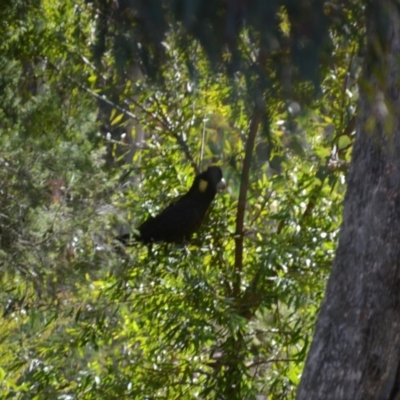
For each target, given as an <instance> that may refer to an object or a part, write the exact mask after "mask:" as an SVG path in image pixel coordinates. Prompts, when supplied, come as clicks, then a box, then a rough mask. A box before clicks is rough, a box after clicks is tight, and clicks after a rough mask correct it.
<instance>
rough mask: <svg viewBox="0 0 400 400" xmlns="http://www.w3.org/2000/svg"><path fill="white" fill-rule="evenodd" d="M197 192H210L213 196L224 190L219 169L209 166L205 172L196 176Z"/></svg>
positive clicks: (223, 181)
mask: <svg viewBox="0 0 400 400" xmlns="http://www.w3.org/2000/svg"><path fill="white" fill-rule="evenodd" d="M197 178H198V179H196V180H197V181H198V190H199V191H200V192H202V193H204V192H209V193H210V192H211V193H213V194H215V193H217V192H220V191H222V190H224V189H225V188H226V183H225V179H224V178H223V176H222V170H221V168H220V167H216V166H211V167H208V168H207V170H206V171H204V172H202V173H201V174H200V175H198V176H197Z"/></svg>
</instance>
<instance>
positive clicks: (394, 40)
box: [297, 0, 400, 400]
mask: <svg viewBox="0 0 400 400" xmlns="http://www.w3.org/2000/svg"><path fill="white" fill-rule="evenodd" d="M366 3H367V2H366ZM398 7H399V6H398V5H397V2H395V1H389V0H383V1H379V0H372V1H369V2H368V3H367V11H366V23H367V42H368V53H367V54H368V57H367V61H366V68H365V71H364V77H363V79H362V81H361V85H360V86H361V87H364V88H365V90H364V91H363V92H362V93H361V94H360V102H359V110H358V117H357V127H356V140H355V144H354V149H353V158H352V164H351V167H350V171H349V177H348V189H347V194H346V198H345V204H344V216H343V225H342V228H341V232H340V238H339V245H338V249H337V254H336V258H335V261H334V264H333V268H332V272H331V276H330V278H329V281H328V285H327V289H326V293H325V298H324V301H323V304H322V307H321V310H320V314H319V316H318V320H317V324H316V329H315V334H314V339H313V343H312V345H311V349H310V352H309V355H308V358H307V362H306V365H305V369H304V372H303V376H302V379H301V383H300V386H299V389H298V393H297V399H298V400H313V399H324V400H329V399H332V400H342V399H343V400H368V399H373V400H380V399H382V400H395V399H399V398H400V397H399V393H400V367H399V365H400V73H399V65H400V22H399V14H398V12H399V10H398Z"/></svg>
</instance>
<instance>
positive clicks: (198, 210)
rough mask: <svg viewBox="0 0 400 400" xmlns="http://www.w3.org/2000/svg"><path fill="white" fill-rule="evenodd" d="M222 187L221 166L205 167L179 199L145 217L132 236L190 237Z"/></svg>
mask: <svg viewBox="0 0 400 400" xmlns="http://www.w3.org/2000/svg"><path fill="white" fill-rule="evenodd" d="M224 187H225V181H224V179H223V176H222V171H221V168H219V167H216V166H212V167H208V169H207V170H206V171H204V172H202V173H201V174H199V175H197V176H196V177H195V179H194V182H193V184H192V186H191V188H190V189H189V191H188V192H187V193H186V194H184V195H183V196H182V197H181V198H180V199H179V200H177V201H175V202H173V203H171V204H170V205H169V206H168V207H167V208H165V209H164V210H163V211H161V212H160V213H159V214H158V215H156V216H155V217H150V218H148V219H147V220H146V221H144V222H143V223H142V224H141V225H140V226H139V227H138V229H137V231H138V234H137V235H135V236H134V240H135V241H140V242H143V243H153V242H166V243H182V242H185V241H188V240H190V238H191V236H192V234H193V233H194V232H196V231H197V230H198V229H199V228H200V226H201V224H202V222H203V219H204V217H205V215H206V213H207V210H208V209H209V207H210V205H211V202H212V201H213V200H214V197H215V195H216V194H217V192H218V191H219V190H220V189H222V188H224ZM131 239H132V236H131V235H130V234H125V235H121V236H119V237H118V240H120V241H121V242H122V243H124V244H129V242H130V241H131Z"/></svg>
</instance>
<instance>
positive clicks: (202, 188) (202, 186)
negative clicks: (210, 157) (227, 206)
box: [199, 179, 208, 192]
mask: <svg viewBox="0 0 400 400" xmlns="http://www.w3.org/2000/svg"><path fill="white" fill-rule="evenodd" d="M207 186H208V182H207V181H205V180H204V179H200V182H199V190H200V192H204V191H205V190H206V189H207Z"/></svg>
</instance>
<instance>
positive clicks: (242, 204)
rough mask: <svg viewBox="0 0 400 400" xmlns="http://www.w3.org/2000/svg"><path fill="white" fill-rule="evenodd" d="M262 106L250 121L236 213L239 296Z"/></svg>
mask: <svg viewBox="0 0 400 400" xmlns="http://www.w3.org/2000/svg"><path fill="white" fill-rule="evenodd" d="M262 113H263V111H262V106H261V105H260V104H256V105H255V108H254V112H253V116H252V118H251V121H250V127H249V136H248V138H247V142H246V149H245V155H244V161H243V169H242V176H241V182H240V191H239V202H238V207H237V214H236V231H235V274H236V276H235V277H234V285H233V295H234V296H235V297H237V296H238V295H239V294H240V286H241V274H242V269H243V223H244V214H245V211H246V197H247V189H248V186H249V174H250V165H251V160H252V157H253V149H254V143H255V140H256V136H257V131H258V127H259V125H260V122H261V116H262Z"/></svg>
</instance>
